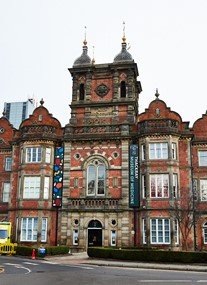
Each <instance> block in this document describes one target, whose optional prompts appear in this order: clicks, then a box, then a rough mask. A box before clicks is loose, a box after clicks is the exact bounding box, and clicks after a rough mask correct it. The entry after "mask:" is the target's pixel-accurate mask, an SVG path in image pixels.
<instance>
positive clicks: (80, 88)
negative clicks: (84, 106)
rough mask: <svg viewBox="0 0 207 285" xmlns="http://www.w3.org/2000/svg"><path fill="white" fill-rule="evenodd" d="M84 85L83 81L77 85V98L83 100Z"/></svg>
mask: <svg viewBox="0 0 207 285" xmlns="http://www.w3.org/2000/svg"><path fill="white" fill-rule="evenodd" d="M84 97H85V86H84V84H83V83H81V84H80V87H79V100H84V99H85V98H84Z"/></svg>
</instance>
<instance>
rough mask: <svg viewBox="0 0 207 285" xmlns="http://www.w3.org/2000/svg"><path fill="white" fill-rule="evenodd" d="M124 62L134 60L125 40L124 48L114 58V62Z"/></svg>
mask: <svg viewBox="0 0 207 285" xmlns="http://www.w3.org/2000/svg"><path fill="white" fill-rule="evenodd" d="M120 61H121V62H124V61H133V58H132V56H131V54H130V53H129V52H128V51H127V44H126V43H125V42H123V43H122V49H121V52H120V53H119V54H117V55H116V56H115V58H114V62H120Z"/></svg>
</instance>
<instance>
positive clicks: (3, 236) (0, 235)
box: [0, 222, 12, 244]
mask: <svg viewBox="0 0 207 285" xmlns="http://www.w3.org/2000/svg"><path fill="white" fill-rule="evenodd" d="M11 227H12V224H11V223H10V222H0V244H2V243H10V240H11Z"/></svg>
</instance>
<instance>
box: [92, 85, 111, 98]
mask: <svg viewBox="0 0 207 285" xmlns="http://www.w3.org/2000/svg"><path fill="white" fill-rule="evenodd" d="M109 90H110V89H109V87H108V86H106V85H105V84H103V83H101V84H100V85H99V86H98V87H97V88H96V90H95V91H96V94H97V95H98V96H100V97H104V96H106V95H107V94H108V92H109Z"/></svg>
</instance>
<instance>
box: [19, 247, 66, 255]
mask: <svg viewBox="0 0 207 285" xmlns="http://www.w3.org/2000/svg"><path fill="white" fill-rule="evenodd" d="M33 249H35V256H37V257H42V255H41V254H40V253H39V248H35V247H32V246H22V245H17V249H16V254H17V255H22V256H31V255H32V250H33ZM45 250H46V251H45V255H60V254H68V253H69V246H66V245H60V246H45Z"/></svg>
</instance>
